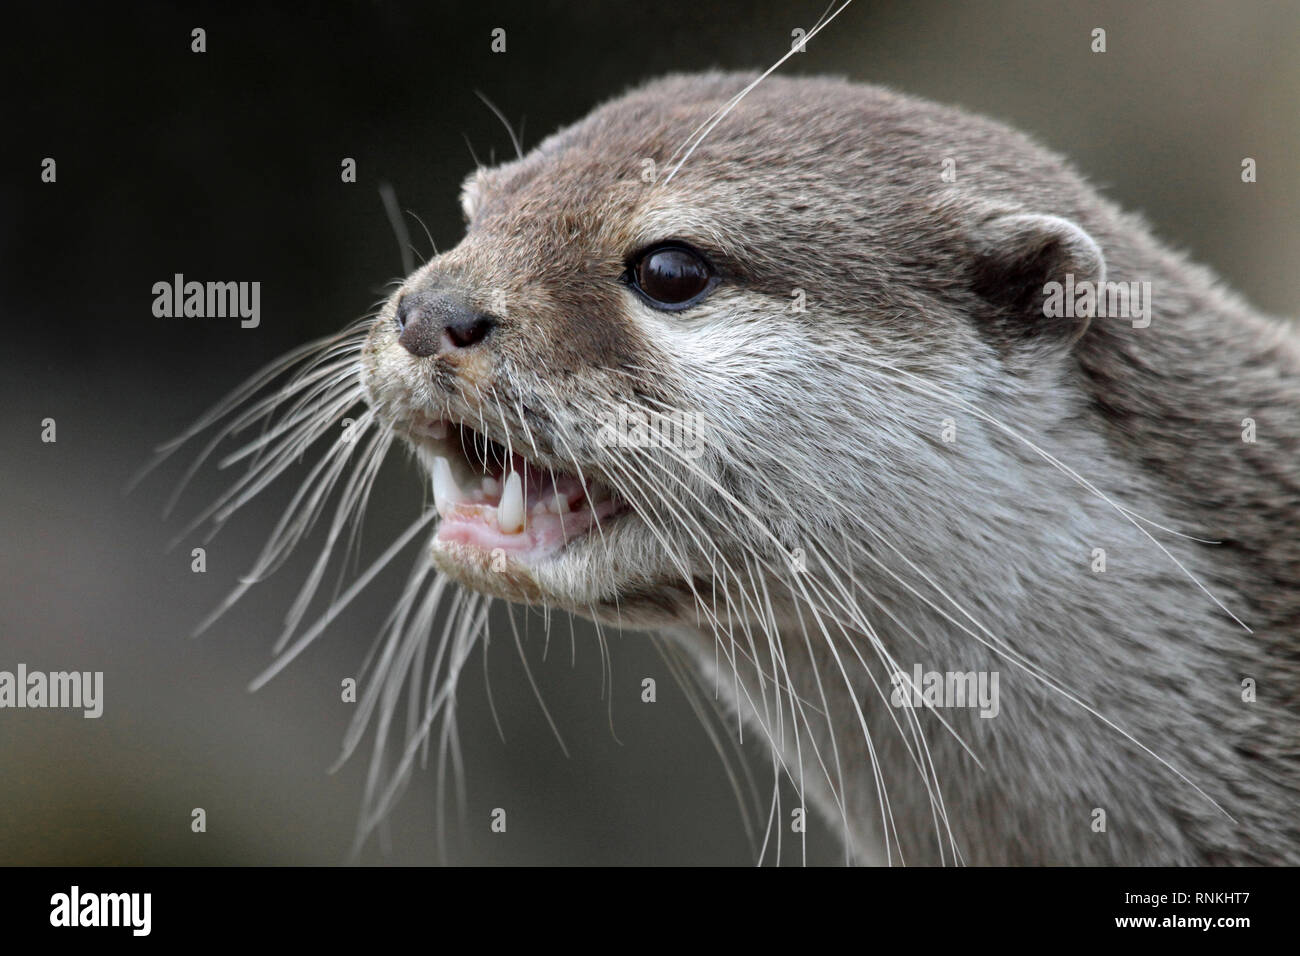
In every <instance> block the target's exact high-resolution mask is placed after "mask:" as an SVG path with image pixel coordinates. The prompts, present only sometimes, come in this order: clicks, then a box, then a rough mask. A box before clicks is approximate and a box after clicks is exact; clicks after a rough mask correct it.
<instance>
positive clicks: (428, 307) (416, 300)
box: [397, 290, 497, 358]
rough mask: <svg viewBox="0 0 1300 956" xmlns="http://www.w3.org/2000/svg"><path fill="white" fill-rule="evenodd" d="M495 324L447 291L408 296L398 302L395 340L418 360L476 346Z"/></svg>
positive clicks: (492, 320)
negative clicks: (417, 357)
mask: <svg viewBox="0 0 1300 956" xmlns="http://www.w3.org/2000/svg"><path fill="white" fill-rule="evenodd" d="M496 325H497V320H496V317H495V316H492V315H488V314H487V313H486V312H479V311H478V310H477V309H475V308H473V307H471V306H470V305H469V304H468V303H467V302H466V301H465V298H464V297H463V296H460V295H458V294H456V293H455V292H450V291H447V290H435V291H428V292H414V293H409V294H407V295H404V296H403V297H402V298H401V299H400V300H399V301H398V303H397V328H398V330H399V332H398V336H397V341H398V342H399V343H400V344H401V346H402V347H403V348H404V349H406V351H408V352H410V353H411V354H412V355H417V356H420V357H421V358H424V357H426V356H429V355H435V354H439V353H442V352H448V351H455V350H457V349H467V348H470V347H471V346H474V345H477V344H478V343H479V342H482V341H483V340H484V339H486V338H487V337H488V335H489V334H491V332H492V330H493V329H494V328H496Z"/></svg>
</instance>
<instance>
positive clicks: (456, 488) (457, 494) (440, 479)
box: [433, 455, 465, 514]
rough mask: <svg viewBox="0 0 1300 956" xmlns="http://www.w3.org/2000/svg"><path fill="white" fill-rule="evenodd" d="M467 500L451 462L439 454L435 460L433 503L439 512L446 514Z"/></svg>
mask: <svg viewBox="0 0 1300 956" xmlns="http://www.w3.org/2000/svg"><path fill="white" fill-rule="evenodd" d="M464 500H465V495H464V493H463V492H462V491H461V490H460V485H458V484H457V483H456V476H455V475H454V474H452V471H451V462H450V461H448V460H447V459H446V458H443V457H442V456H441V455H439V456H438V457H437V458H435V459H434V460H433V504H434V507H436V508H437V509H438V514H446V513H447V512H448V511H450V510H451V509H452V508H454V507H456V505H458V504H460V503H461V502H462V501H464Z"/></svg>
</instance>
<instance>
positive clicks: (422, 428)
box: [408, 419, 630, 563]
mask: <svg viewBox="0 0 1300 956" xmlns="http://www.w3.org/2000/svg"><path fill="white" fill-rule="evenodd" d="M408 429H409V431H408V434H409V436H410V438H411V439H412V441H414V442H415V443H416V448H417V449H418V451H419V453H420V457H421V459H422V460H423V461H424V463H425V466H426V467H427V468H428V470H429V473H430V474H431V476H432V479H433V499H434V505H435V507H436V508H437V509H438V514H439V515H441V521H440V522H439V526H438V532H437V535H436V538H435V540H436V541H439V542H443V543H449V544H460V545H468V546H470V547H474V548H479V549H482V550H483V551H486V552H492V551H495V550H496V549H498V548H500V549H501V550H502V551H503V552H504V553H505V554H506V555H508V556H510V557H512V558H516V559H518V560H521V561H524V562H529V563H532V562H536V561H537V560H538V559H542V558H548V557H551V556H553V555H555V554H557V553H558V552H560V551H561V550H563V549H564V547H565V546H566V545H568V544H569V543H570V542H571V541H574V540H576V539H578V538H582V537H584V536H585V535H587V534H588V533H589V532H591V531H592V530H593V529H596V528H598V527H601V526H603V523H605V522H608V521H610V520H612V519H614V518H617V517H619V516H621V515H622V514H624V513H626V512H627V511H628V510H630V509H629V508H628V506H627V504H626V502H624V501H623V500H622V499H620V498H619V496H618V495H617V494H616V493H615V492H614V491H613V490H612V489H610V488H608V487H606V486H605V485H603V484H601V483H600V482H597V481H594V480H592V479H591V478H585V479H584V478H582V477H579V476H578V475H576V474H572V473H569V472H566V471H561V470H559V469H556V468H553V467H551V466H549V465H544V464H539V463H537V462H534V461H531V460H530V459H528V458H527V457H525V456H524V455H521V454H520V453H519V452H518V451H517V450H513V451H508V450H507V449H506V448H505V447H504V446H503V445H501V444H500V443H499V442H497V441H494V440H493V439H491V438H489V437H488V436H486V435H484V434H482V433H481V432H478V431H476V430H474V429H473V428H470V427H469V426H467V425H463V424H459V423H457V422H452V421H447V420H433V419H423V420H421V421H419V422H418V423H414V424H411V425H409V426H408Z"/></svg>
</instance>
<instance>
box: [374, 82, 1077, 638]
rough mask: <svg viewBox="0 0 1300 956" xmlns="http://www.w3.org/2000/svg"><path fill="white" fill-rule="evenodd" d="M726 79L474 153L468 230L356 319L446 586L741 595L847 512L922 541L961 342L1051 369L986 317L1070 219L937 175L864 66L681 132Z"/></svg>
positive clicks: (960, 376) (573, 602)
mask: <svg viewBox="0 0 1300 956" xmlns="http://www.w3.org/2000/svg"><path fill="white" fill-rule="evenodd" d="M748 79H749V78H748V77H742V76H726V75H710V76H701V77H672V78H668V79H666V80H662V81H659V82H656V83H653V84H651V85H649V86H646V87H643V88H641V89H639V90H637V91H634V92H632V93H630V94H628V95H626V96H624V97H623V98H621V99H619V100H616V101H614V102H612V103H609V104H607V105H605V106H603V107H601V108H599V109H598V110H596V111H595V112H594V113H593V114H591V115H590V116H588V117H587V118H586V119H585V120H583V121H582V122H580V123H578V124H576V125H574V126H572V127H570V128H568V129H566V130H563V131H561V132H559V133H557V134H555V135H553V136H551V137H550V138H548V139H546V140H545V141H544V142H543V143H541V145H540V146H538V147H537V148H536V149H535V150H533V151H532V152H531V153H530V154H529V155H527V156H525V157H523V158H520V159H518V160H516V161H513V162H509V163H506V164H504V165H501V166H498V167H496V168H492V169H480V170H478V171H477V172H475V173H473V174H472V175H471V176H470V177H469V179H468V180H467V181H466V183H465V185H464V187H463V190H462V202H463V206H464V212H465V219H466V223H467V230H466V233H465V236H464V238H463V239H462V240H461V242H460V243H459V244H458V245H457V246H456V247H455V248H453V249H451V250H449V251H448V252H445V253H443V254H441V255H438V256H437V257H436V258H434V259H433V260H431V261H430V262H428V263H427V264H426V265H424V266H423V267H422V268H420V269H418V270H417V271H415V272H414V273H413V274H412V275H410V276H409V277H408V278H407V279H406V280H405V281H404V282H403V283H402V285H401V287H400V288H398V289H397V291H396V292H395V293H394V294H393V295H392V297H391V298H390V299H389V301H388V302H387V304H386V306H385V307H384V308H383V310H382V312H381V314H380V315H379V316H378V318H377V319H376V320H375V322H374V325H373V328H372V330H371V331H370V335H369V340H368V342H367V345H366V348H365V350H364V355H363V367H364V383H365V387H366V389H367V394H368V398H369V401H370V402H371V404H372V406H374V408H375V409H376V410H377V411H378V413H379V414H380V415H381V416H383V417H384V418H385V419H387V420H388V421H389V422H390V423H391V424H392V425H393V426H394V427H395V428H396V429H397V431H398V433H399V434H401V435H403V436H404V437H405V438H406V439H407V440H408V441H409V442H410V444H411V445H412V446H413V447H414V449H415V451H416V452H417V454H418V457H419V459H420V461H421V462H422V463H423V465H424V468H425V470H426V471H427V473H428V480H429V481H430V483H431V485H432V491H433V497H434V499H435V502H436V506H437V508H438V510H439V512H440V513H441V516H442V517H441V524H440V527H439V529H438V532H437V535H436V538H435V540H434V543H433V548H434V551H435V555H434V556H435V559H436V563H437V564H438V566H439V567H440V568H441V569H442V570H443V571H444V572H446V573H447V574H448V575H450V576H451V577H453V578H455V579H457V580H459V581H460V582H462V583H463V584H465V585H467V586H469V587H471V588H473V589H475V590H478V591H482V592H485V593H488V594H491V595H496V596H500V597H504V598H507V599H510V600H515V601H521V602H526V603H534V604H546V605H548V606H552V607H562V608H566V609H568V610H571V611H575V612H578V613H581V614H585V615H590V616H594V617H597V618H605V619H609V620H613V619H615V618H617V619H618V620H620V621H621V622H622V623H662V622H663V621H665V620H669V621H680V620H684V619H686V618H693V617H694V616H695V615H696V613H697V608H698V607H699V606H701V604H703V605H704V606H706V607H707V608H709V610H710V611H711V612H713V613H716V614H719V615H723V614H727V615H730V614H733V613H734V614H738V615H740V616H742V617H753V616H755V615H756V614H757V613H758V612H757V609H756V608H757V602H755V601H754V600H753V599H752V598H747V597H746V596H747V595H755V594H757V593H759V588H760V585H759V584H758V582H759V580H760V579H770V578H772V577H774V576H775V577H780V576H783V575H787V574H789V573H794V572H797V571H799V570H801V564H802V563H804V562H806V561H809V560H813V559H814V554H816V555H819V556H820V557H818V558H817V559H818V560H825V556H826V555H827V554H831V555H832V556H833V555H834V554H836V553H839V554H843V553H846V552H845V549H843V548H840V549H838V551H837V545H836V542H838V541H841V540H842V539H844V538H846V537H847V538H851V539H853V540H855V541H858V542H860V541H861V539H862V537H863V531H862V527H861V526H860V524H859V522H861V521H862V520H863V519H865V520H867V521H868V522H879V523H887V524H892V525H897V526H899V527H906V528H908V529H909V532H916V531H918V530H919V531H920V532H921V533H922V534H923V535H927V534H928V535H930V537H928V538H927V539H926V540H929V541H933V540H934V538H933V535H932V534H931V531H932V530H933V525H934V520H933V514H932V512H933V508H927V501H928V500H929V496H930V494H931V491H932V490H935V489H938V493H941V490H942V486H943V482H942V481H941V480H939V481H936V480H935V478H934V476H935V474H936V473H937V470H936V469H938V470H941V469H942V468H943V467H947V466H946V465H942V466H941V465H939V464H938V462H939V459H940V458H941V456H942V447H943V445H942V437H941V428H942V425H941V423H942V421H943V420H944V418H945V417H946V415H947V414H951V412H952V410H953V409H954V408H956V407H957V406H956V404H954V403H956V402H960V401H961V400H962V399H969V398H972V397H974V396H973V395H972V387H973V386H972V382H978V381H979V380H980V377H979V376H978V374H977V373H978V371H979V370H980V367H981V366H982V365H990V366H992V365H995V364H997V363H999V362H1004V361H1018V362H1021V363H1022V364H1025V365H1026V366H1034V365H1040V366H1043V367H1046V368H1049V369H1050V368H1052V367H1055V363H1054V362H1053V361H1052V360H1051V358H1050V357H1051V356H1053V355H1055V354H1056V353H1057V352H1058V351H1059V349H1057V347H1056V345H1054V344H1052V343H1055V342H1058V341H1066V340H1068V338H1069V335H1068V334H1065V333H1062V334H1061V335H1056V336H1052V335H1048V336H1046V337H1044V338H1043V339H1042V340H1041V341H1040V340H1039V339H1038V338H1036V337H1027V336H1024V335H1022V334H1021V332H1020V330H1016V329H1013V330H1010V331H1008V328H1007V325H1008V321H1009V320H1008V314H1009V313H1016V312H1018V311H1024V310H1025V309H1027V308H1029V304H1028V303H1027V302H1022V301H1018V300H1017V299H1016V296H1017V295H1018V294H1019V293H1020V292H1023V291H1024V290H1027V289H1029V290H1032V288H1033V287H1034V284H1035V283H1041V281H1042V280H1043V279H1044V278H1050V275H1048V273H1051V272H1064V271H1068V270H1069V269H1070V268H1074V267H1077V268H1078V269H1079V271H1086V270H1088V269H1095V268H1098V267H1099V262H1094V261H1091V260H1090V259H1089V257H1090V256H1092V255H1093V254H1094V253H1095V251H1096V247H1095V245H1090V241H1089V240H1087V237H1086V234H1084V233H1083V232H1082V231H1081V230H1079V229H1078V227H1075V226H1073V225H1072V223H1070V222H1069V221H1068V220H1066V219H1057V220H1053V219H1050V218H1036V217H1034V216H1033V215H1026V213H1025V210H1024V209H1023V208H1021V207H1020V206H1019V205H1017V204H1016V203H1014V202H1008V201H1005V198H1004V197H994V196H989V195H981V196H978V197H977V196H974V195H973V194H968V193H966V192H963V191H961V190H958V189H954V188H953V187H952V186H951V185H949V184H948V183H946V182H944V180H943V178H942V177H941V163H940V161H941V159H942V148H941V146H938V145H937V144H936V140H942V139H943V137H944V135H945V130H944V126H943V124H942V123H938V122H932V118H930V117H921V118H920V119H922V120H925V122H919V123H918V122H917V120H918V117H917V116H916V115H915V112H914V111H915V106H914V105H909V104H908V103H904V102H903V101H901V100H895V99H894V98H892V97H891V95H890V94H888V93H885V92H883V91H877V90H868V89H865V88H863V87H859V86H854V85H851V84H848V83H843V82H840V81H835V80H780V79H769V80H767V81H765V83H764V84H762V85H760V86H759V87H758V88H756V89H755V90H754V91H753V92H752V93H750V94H749V95H748V96H747V97H745V98H744V99H743V100H741V101H740V102H739V103H738V104H736V105H735V106H734V108H733V109H730V110H729V111H728V112H727V113H726V115H725V116H724V117H723V118H722V119H721V121H720V122H718V123H717V124H716V125H715V126H712V127H710V128H708V129H707V135H705V136H703V137H702V138H700V136H699V134H700V133H702V132H705V126H706V124H709V123H710V122H711V120H712V119H713V118H716V117H718V116H719V115H720V112H721V111H722V110H723V109H724V108H726V107H727V106H728V103H729V101H730V100H731V98H732V97H733V96H734V94H735V93H736V92H738V91H739V90H740V89H742V88H743V87H744V86H745V84H746V82H747V80H748ZM909 102H910V101H909ZM946 135H948V136H951V137H953V138H954V139H956V138H957V136H958V134H957V133H955V132H953V131H948V132H947V133H946ZM963 142H969V137H965V138H964V139H963ZM992 168H994V170H995V171H996V160H994V161H992ZM963 172H965V170H963ZM1012 214H1014V215H1016V216H1017V217H1018V218H1015V219H1014V220H1006V219H1004V218H1002V217H1004V216H1009V215H1012ZM973 222H974V223H984V224H988V225H987V226H984V225H981V226H978V227H976V228H972V227H971V223H973ZM1008 223H1010V225H1008ZM990 277H992V278H990ZM981 315H983V316H987V317H988V318H987V320H986V321H969V320H967V319H966V318H964V317H969V316H981ZM1026 321H1029V320H1028V319H1027V320H1026ZM1072 331H1073V330H1066V332H1072ZM1026 338H1034V346H1033V348H1034V349H1037V350H1038V351H1031V350H1030V346H1029V345H1024V344H1022V341H1021V340H1022V339H1026ZM1044 343H1046V344H1044ZM1030 355H1034V356H1037V359H1038V360H1037V361H1034V362H1031V361H1029V360H1028V358H1027V356H1030ZM1044 356H1048V359H1047V360H1043V357H1044ZM1044 374H1047V375H1049V376H1050V375H1051V374H1052V373H1051V372H1050V371H1049V372H1046V373H1044ZM1032 378H1033V375H1032V374H1030V375H1026V381H1029V380H1031V379H1032ZM918 380H923V381H924V383H925V386H926V388H918V386H917V384H916V382H917V381H918ZM926 389H929V391H927V390H926ZM1031 404H1032V403H1031ZM858 546H859V547H860V544H859V545H858ZM719 591H734V592H735V593H736V594H737V595H739V596H738V597H736V598H735V599H734V600H733V599H727V600H721V601H720V600H719V598H718V593H719ZM778 603H779V602H778ZM724 606H725V607H726V608H727V609H728V610H726V611H723V610H722V608H723V607H724ZM767 613H771V605H770V604H768V611H767Z"/></svg>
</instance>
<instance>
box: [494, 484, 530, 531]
mask: <svg viewBox="0 0 1300 956" xmlns="http://www.w3.org/2000/svg"><path fill="white" fill-rule="evenodd" d="M497 527H499V528H500V529H501V530H502V532H504V533H505V534H518V533H519V532H520V531H523V530H524V483H523V480H522V479H521V478H520V477H519V472H517V471H512V472H510V475H509V476H508V477H507V478H506V486H505V488H504V489H502V491H501V503H500V504H499V505H497Z"/></svg>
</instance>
